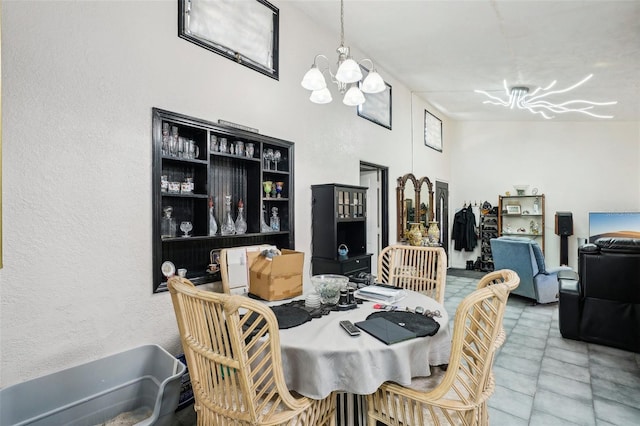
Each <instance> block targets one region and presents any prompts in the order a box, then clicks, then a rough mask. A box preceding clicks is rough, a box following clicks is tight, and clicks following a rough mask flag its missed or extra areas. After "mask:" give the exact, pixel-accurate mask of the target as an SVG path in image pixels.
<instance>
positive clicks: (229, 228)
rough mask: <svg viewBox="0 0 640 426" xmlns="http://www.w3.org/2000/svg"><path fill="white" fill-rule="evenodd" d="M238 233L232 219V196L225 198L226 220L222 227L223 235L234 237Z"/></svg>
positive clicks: (223, 221) (221, 232)
mask: <svg viewBox="0 0 640 426" xmlns="http://www.w3.org/2000/svg"><path fill="white" fill-rule="evenodd" d="M235 233H236V225H235V223H234V221H233V217H231V195H225V196H224V219H223V220H222V225H221V226H220V234H221V235H233V234H235Z"/></svg>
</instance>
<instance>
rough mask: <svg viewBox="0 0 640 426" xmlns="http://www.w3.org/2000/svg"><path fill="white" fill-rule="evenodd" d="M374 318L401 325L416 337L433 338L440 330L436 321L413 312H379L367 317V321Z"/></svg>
mask: <svg viewBox="0 0 640 426" xmlns="http://www.w3.org/2000/svg"><path fill="white" fill-rule="evenodd" d="M375 317H382V318H384V319H386V320H389V321H391V322H393V323H395V324H398V325H401V326H402V327H404V328H406V329H407V330H410V331H413V332H414V333H416V336H418V337H425V336H433V335H434V334H436V333H437V332H438V330H439V329H440V324H438V321H436V320H434V319H433V318H431V317H426V316H424V315H420V314H415V313H413V312H406V311H379V312H374V313H372V314H371V315H369V316H368V317H367V319H369V318H375Z"/></svg>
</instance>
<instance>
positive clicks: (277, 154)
mask: <svg viewBox="0 0 640 426" xmlns="http://www.w3.org/2000/svg"><path fill="white" fill-rule="evenodd" d="M281 159H282V154H281V153H280V151H279V150H277V149H276V150H275V151H273V162H274V164H275V168H274V170H278V163H279V162H280V160H281Z"/></svg>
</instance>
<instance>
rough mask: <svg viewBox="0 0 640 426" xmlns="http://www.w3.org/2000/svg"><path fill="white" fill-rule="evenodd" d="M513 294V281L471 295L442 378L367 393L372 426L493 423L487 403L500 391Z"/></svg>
mask: <svg viewBox="0 0 640 426" xmlns="http://www.w3.org/2000/svg"><path fill="white" fill-rule="evenodd" d="M509 293H510V289H509V286H508V284H506V283H498V284H493V285H491V286H487V287H485V288H481V289H477V290H475V291H474V292H473V293H471V294H470V295H468V296H467V297H465V298H464V299H463V300H462V302H460V305H459V306H458V308H457V310H456V317H455V321H454V327H453V340H452V347H451V356H450V358H449V366H448V368H447V370H446V372H444V373H441V374H442V376H441V380H440V381H439V382H438V381H436V380H433V379H432V378H425V379H416V380H414V382H412V384H411V386H401V385H398V384H396V383H392V382H386V383H384V384H382V386H380V388H378V390H377V391H376V392H374V393H373V394H371V395H367V407H368V409H367V418H368V425H369V426H375V425H376V420H379V421H381V422H383V423H384V424H386V425H389V426H400V425H403V426H406V425H411V426H424V425H430V424H436V425H441V424H452V425H488V424H489V415H488V411H487V404H486V402H487V400H488V399H489V397H490V396H491V395H492V394H493V392H494V390H495V380H494V377H493V374H492V366H493V360H494V354H495V351H496V350H497V344H496V341H497V339H498V337H499V334H500V330H501V328H502V320H503V318H504V311H505V308H506V304H507V299H508V297H509ZM435 370H438V369H434V371H435ZM430 379H431V380H430Z"/></svg>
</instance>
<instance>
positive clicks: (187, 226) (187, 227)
mask: <svg viewBox="0 0 640 426" xmlns="http://www.w3.org/2000/svg"><path fill="white" fill-rule="evenodd" d="M192 229H193V224H192V223H191V222H189V221H188V220H185V221H184V222H181V223H180V230H181V231H182V233H183V235H182V236H183V237H190V236H191V235H189V232H191V230H192Z"/></svg>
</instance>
